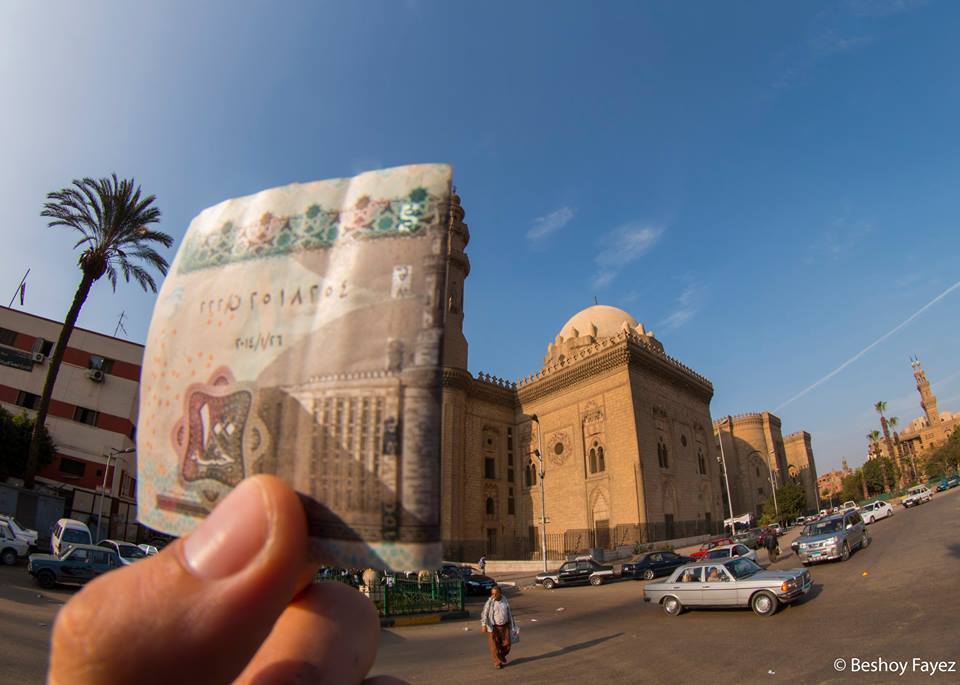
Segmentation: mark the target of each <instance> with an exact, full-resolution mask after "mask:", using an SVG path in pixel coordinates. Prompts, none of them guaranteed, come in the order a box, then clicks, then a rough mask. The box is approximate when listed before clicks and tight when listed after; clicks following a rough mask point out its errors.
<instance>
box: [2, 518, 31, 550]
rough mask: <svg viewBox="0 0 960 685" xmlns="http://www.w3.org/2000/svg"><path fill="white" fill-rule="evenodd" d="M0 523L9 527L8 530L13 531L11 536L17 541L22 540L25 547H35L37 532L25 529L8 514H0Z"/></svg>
mask: <svg viewBox="0 0 960 685" xmlns="http://www.w3.org/2000/svg"><path fill="white" fill-rule="evenodd" d="M0 521H2V522H3V523H6V524H7V525H8V526H10V530H12V531H13V534H14V535H16V536H17V537H18V538H19V539H21V540H23V541H24V542H25V543H27V546H29V547H36V546H37V536H38V533H37V531H35V530H32V529H31V528H27V527H25V526H21V525H20V522H19V521H17V519H15V518H14V517H12V516H10V514H0Z"/></svg>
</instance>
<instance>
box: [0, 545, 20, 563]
mask: <svg viewBox="0 0 960 685" xmlns="http://www.w3.org/2000/svg"><path fill="white" fill-rule="evenodd" d="M0 561H2V562H3V563H4V564H6V565H7V566H13V565H14V564H15V563H17V550H15V549H5V550H3V553H0Z"/></svg>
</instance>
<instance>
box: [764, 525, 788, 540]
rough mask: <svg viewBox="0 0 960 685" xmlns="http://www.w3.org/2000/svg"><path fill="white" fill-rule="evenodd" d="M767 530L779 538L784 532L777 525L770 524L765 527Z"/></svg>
mask: <svg viewBox="0 0 960 685" xmlns="http://www.w3.org/2000/svg"><path fill="white" fill-rule="evenodd" d="M767 530H769V531H772V532H773V534H774V535H776V536H777V537H781V536H782V535H783V534H784V533H785V532H786V531H785V530H784V529H783V528H782V527H781V526H780V524H779V523H771V524H770V525H769V526H767Z"/></svg>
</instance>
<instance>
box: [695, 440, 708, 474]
mask: <svg viewBox="0 0 960 685" xmlns="http://www.w3.org/2000/svg"><path fill="white" fill-rule="evenodd" d="M697 468H698V469H699V471H700V475H703V476H705V475H707V460H706V459H705V458H704V456H703V450H702V449H700V448H699V447H698V448H697Z"/></svg>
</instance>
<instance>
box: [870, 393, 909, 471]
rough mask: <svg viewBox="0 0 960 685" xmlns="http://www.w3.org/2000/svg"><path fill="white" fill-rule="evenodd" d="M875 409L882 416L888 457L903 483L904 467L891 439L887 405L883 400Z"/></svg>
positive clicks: (881, 420)
mask: <svg viewBox="0 0 960 685" xmlns="http://www.w3.org/2000/svg"><path fill="white" fill-rule="evenodd" d="M873 408H874V409H876V410H877V413H878V414H880V427H881V428H883V444H884V445H886V446H887V456H889V457H890V459H891V460H892V461H893V463H894V465H895V466H896V467H897V470H899V471H900V480H901V481H903V475H904V474H903V467H902V466H901V464H900V457H899V455H898V454H897V453H896V452H894V451H893V441H892V440H891V439H890V429H889V428H888V427H887V417H885V416H884V415H883V413H884V412H885V411H886V410H887V403H886V402H884V401H883V400H881V401H879V402H877V403H876V404H875V405H873ZM897 485H898V487H903V482H900V483H898V484H897Z"/></svg>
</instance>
